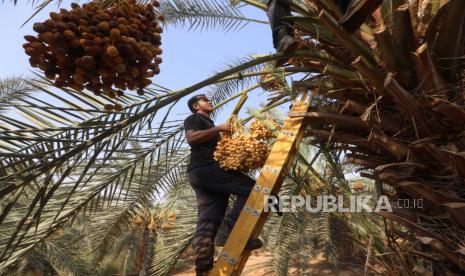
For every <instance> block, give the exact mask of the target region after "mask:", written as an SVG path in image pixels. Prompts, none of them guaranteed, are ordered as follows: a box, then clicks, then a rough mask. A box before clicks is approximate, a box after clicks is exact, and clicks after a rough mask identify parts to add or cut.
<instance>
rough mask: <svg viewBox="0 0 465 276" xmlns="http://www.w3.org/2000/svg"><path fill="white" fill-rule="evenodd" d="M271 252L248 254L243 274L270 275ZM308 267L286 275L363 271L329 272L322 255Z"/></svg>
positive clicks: (178, 275)
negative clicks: (303, 270)
mask: <svg viewBox="0 0 465 276" xmlns="http://www.w3.org/2000/svg"><path fill="white" fill-rule="evenodd" d="M271 257H272V255H271V252H269V251H264V250H263V251H255V252H253V253H252V255H250V257H249V260H248V261H247V264H246V265H245V267H244V270H243V271H242V274H241V275H243V276H265V275H272V273H270V272H269V271H267V269H268V267H269V265H268V264H269V262H270V260H271ZM309 264H310V265H311V266H310V269H309V270H307V271H305V272H302V271H297V269H296V268H292V267H291V268H290V269H289V274H288V275H292V276H294V275H318V276H321V275H328V276H329V275H335V276H359V275H363V274H364V273H363V271H362V270H361V269H357V268H351V267H345V268H340V269H338V270H337V271H334V272H331V270H330V266H329V264H328V263H327V261H326V259H325V258H324V257H323V256H321V255H320V256H316V257H314V258H312V259H310V260H309ZM173 275H174V276H195V270H194V268H193V267H191V268H188V269H185V270H182V271H179V272H175V273H173Z"/></svg>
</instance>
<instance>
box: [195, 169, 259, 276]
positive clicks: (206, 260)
mask: <svg viewBox="0 0 465 276" xmlns="http://www.w3.org/2000/svg"><path fill="white" fill-rule="evenodd" d="M188 178H189V183H190V184H191V186H192V188H193V189H194V191H195V194H196V196H197V207H198V215H197V216H198V221H197V228H196V230H195V234H194V240H193V247H194V251H195V267H196V272H197V275H201V273H202V272H206V271H208V270H210V269H211V268H212V267H213V255H214V250H215V248H214V243H213V242H214V239H215V236H216V233H217V231H218V228H219V227H220V225H221V222H222V220H223V218H224V215H225V213H226V209H227V207H228V200H229V195H230V194H234V195H236V196H237V198H236V201H235V203H234V205H233V208H232V210H231V211H230V213H229V214H228V215H227V216H226V218H225V224H226V227H227V228H228V229H229V230H231V229H232V228H233V226H234V224H235V223H236V221H237V219H238V218H239V215H240V212H241V210H242V208H243V207H244V204H245V202H246V201H247V197H248V196H249V193H250V191H251V190H252V187H253V185H254V184H255V180H253V179H252V178H250V177H248V176H247V175H245V174H243V173H240V172H234V171H224V170H223V169H221V168H220V167H219V165H218V163H216V162H212V163H210V164H207V165H204V166H200V167H196V168H193V169H191V170H189V172H188Z"/></svg>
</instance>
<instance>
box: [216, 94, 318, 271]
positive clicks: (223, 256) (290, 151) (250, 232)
mask: <svg viewBox="0 0 465 276" xmlns="http://www.w3.org/2000/svg"><path fill="white" fill-rule="evenodd" d="M310 101H311V100H310V99H309V97H308V95H307V93H304V94H303V95H302V96H301V97H300V98H298V99H297V100H295V101H294V102H293V105H292V108H291V112H293V113H294V112H296V113H297V112H299V113H306V112H308V109H309V106H310ZM304 130H305V126H304V117H288V118H287V119H286V121H285V122H284V125H283V127H282V129H281V131H280V133H279V135H278V137H277V139H276V141H275V143H274V145H273V147H272V149H271V152H270V154H269V155H268V158H267V160H266V162H265V165H264V166H263V168H262V170H261V172H260V176H259V177H258V179H257V181H256V183H255V186H254V188H253V189H252V191H251V192H250V195H249V197H248V199H247V202H246V203H245V206H244V209H243V210H242V212H241V214H240V216H239V218H238V220H237V222H236V224H235V225H234V228H233V230H232V231H231V233H230V235H229V237H228V240H227V241H226V244H225V245H224V247H223V250H222V252H221V253H220V255H219V256H218V259H217V260H216V262H215V265H214V267H213V269H212V270H211V272H210V274H209V275H210V276H219V275H221V276H222V275H240V274H241V272H242V269H243V268H244V266H245V263H246V262H247V259H248V258H249V255H250V250H245V245H246V244H247V241H248V240H249V239H251V238H257V237H258V235H259V234H260V231H261V229H262V227H263V224H264V223H265V220H266V217H267V216H268V212H264V211H263V209H264V201H265V198H266V196H269V195H276V194H278V192H279V190H280V189H281V185H282V182H283V178H284V174H285V170H286V168H287V166H288V164H289V162H290V161H291V159H292V156H293V155H294V153H295V151H296V150H297V148H298V146H299V144H300V141H301V140H302V136H303V134H304Z"/></svg>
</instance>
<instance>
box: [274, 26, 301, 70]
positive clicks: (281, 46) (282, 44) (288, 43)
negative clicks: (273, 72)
mask: <svg viewBox="0 0 465 276" xmlns="http://www.w3.org/2000/svg"><path fill="white" fill-rule="evenodd" d="M297 46H298V43H297V41H296V40H295V39H294V37H292V36H290V35H288V34H286V35H284V36H282V37H281V40H279V43H278V48H277V49H276V51H277V52H283V53H285V52H292V51H294V50H296V49H297ZM288 60H289V59H288V58H283V59H279V60H277V61H276V64H275V67H281V66H283V65H284V64H285V63H286V62H287V61H288Z"/></svg>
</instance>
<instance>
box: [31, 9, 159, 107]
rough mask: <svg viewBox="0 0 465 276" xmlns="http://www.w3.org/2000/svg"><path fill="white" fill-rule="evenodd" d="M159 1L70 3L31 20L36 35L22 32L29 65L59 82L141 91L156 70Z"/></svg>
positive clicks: (110, 91) (113, 93) (109, 92)
mask: <svg viewBox="0 0 465 276" xmlns="http://www.w3.org/2000/svg"><path fill="white" fill-rule="evenodd" d="M159 5H160V4H159V2H158V1H154V2H152V4H147V5H142V4H137V3H136V2H135V1H134V0H124V1H121V2H119V3H118V4H115V5H114V6H112V7H111V8H108V9H103V8H102V7H100V6H99V5H98V4H96V3H88V4H84V5H82V7H81V6H79V5H78V4H76V3H73V4H71V7H72V9H71V10H66V9H60V12H51V13H50V18H49V19H47V20H45V21H44V22H41V23H35V24H34V25H33V30H34V31H35V32H37V35H36V36H34V35H26V36H25V39H26V40H27V43H25V44H24V45H23V47H24V49H25V52H26V54H27V55H29V56H30V58H29V62H30V64H31V66H32V67H37V68H39V69H40V70H42V71H43V72H44V74H45V76H46V77H47V78H48V79H50V80H53V81H54V82H55V85H56V86H58V87H71V88H73V89H76V90H78V91H81V90H83V89H84V88H85V89H88V90H90V91H93V92H94V94H95V95H97V96H99V95H101V94H102V93H103V94H105V95H106V96H109V97H110V98H116V97H119V96H122V95H123V94H124V92H123V90H126V89H128V90H137V93H138V94H139V95H142V94H143V93H144V92H143V89H144V88H145V87H146V86H148V85H149V84H151V80H150V78H151V77H153V76H154V75H156V74H159V73H160V67H159V64H160V63H161V62H162V59H161V57H160V55H161V53H162V50H161V48H160V45H161V35H160V34H161V33H162V32H163V29H162V27H161V26H160V21H161V20H163V16H162V15H157V13H156V10H155V7H159ZM105 108H106V109H112V107H107V106H106V107H105ZM113 108H116V109H118V107H117V106H113Z"/></svg>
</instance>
